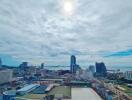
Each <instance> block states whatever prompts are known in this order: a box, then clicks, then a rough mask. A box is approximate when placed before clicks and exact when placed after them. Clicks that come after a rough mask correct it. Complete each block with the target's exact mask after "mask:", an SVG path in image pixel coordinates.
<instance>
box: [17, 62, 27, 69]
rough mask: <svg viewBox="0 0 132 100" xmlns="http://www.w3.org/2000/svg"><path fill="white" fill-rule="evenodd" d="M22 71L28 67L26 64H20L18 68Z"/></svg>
mask: <svg viewBox="0 0 132 100" xmlns="http://www.w3.org/2000/svg"><path fill="white" fill-rule="evenodd" d="M19 67H20V68H21V69H22V70H25V69H26V68H27V67H28V62H22V64H20V66H19Z"/></svg>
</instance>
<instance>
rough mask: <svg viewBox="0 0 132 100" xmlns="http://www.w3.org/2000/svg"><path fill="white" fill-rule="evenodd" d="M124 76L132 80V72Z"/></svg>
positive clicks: (127, 72)
mask: <svg viewBox="0 0 132 100" xmlns="http://www.w3.org/2000/svg"><path fill="white" fill-rule="evenodd" d="M124 76H125V79H127V80H132V71H126V72H125V75H124Z"/></svg>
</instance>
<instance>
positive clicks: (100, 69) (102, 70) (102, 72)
mask: <svg viewBox="0 0 132 100" xmlns="http://www.w3.org/2000/svg"><path fill="white" fill-rule="evenodd" d="M95 66H96V74H97V75H99V76H106V74H107V69H106V66H105V64H104V63H103V62H101V63H97V62H96V64H95Z"/></svg>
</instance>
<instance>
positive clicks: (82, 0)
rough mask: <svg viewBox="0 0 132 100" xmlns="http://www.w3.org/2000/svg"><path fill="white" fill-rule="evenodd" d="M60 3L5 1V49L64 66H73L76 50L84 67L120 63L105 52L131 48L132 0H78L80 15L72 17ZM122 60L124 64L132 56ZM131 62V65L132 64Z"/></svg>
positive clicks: (0, 47)
mask: <svg viewBox="0 0 132 100" xmlns="http://www.w3.org/2000/svg"><path fill="white" fill-rule="evenodd" d="M59 2H61V0H56V1H55V0H48V1H45V0H39V1H36V0H28V1H27V0H22V1H20V0H13V1H10V0H1V3H0V52H1V53H7V54H9V55H11V56H12V57H14V58H16V59H19V60H21V61H22V60H28V61H31V62H34V63H40V62H42V61H45V62H46V63H48V64H57V65H58V64H68V62H69V56H70V54H72V53H73V54H74V51H78V53H79V56H78V61H79V63H81V64H82V65H83V63H84V62H85V64H89V62H95V61H105V62H106V63H108V64H111V65H112V64H113V65H114V64H115V63H117V62H115V60H114V58H112V59H111V58H106V57H103V56H104V54H106V53H111V52H115V51H122V50H128V49H131V47H132V44H131V43H132V39H131V37H132V34H131V32H132V28H131V27H132V20H131V18H132V13H131V10H132V3H131V1H130V0H125V1H121V0H116V1H115V0H106V1H104V0H76V3H77V4H76V13H75V14H74V15H73V16H72V17H70V18H69V17H68V18H67V17H66V16H65V15H63V14H62V13H61V12H60V11H61V9H62V7H61V6H60V3H59ZM115 59H116V58H115ZM118 59H119V61H118V64H120V63H121V62H125V61H124V59H127V60H128V59H129V61H130V60H132V58H131V57H128V58H124V59H121V58H118ZM127 60H126V63H125V64H129V65H130V64H132V63H127ZM116 65H117V64H116Z"/></svg>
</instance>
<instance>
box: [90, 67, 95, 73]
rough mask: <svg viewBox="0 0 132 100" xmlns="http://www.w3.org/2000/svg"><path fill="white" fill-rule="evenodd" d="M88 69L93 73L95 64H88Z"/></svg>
mask: <svg viewBox="0 0 132 100" xmlns="http://www.w3.org/2000/svg"><path fill="white" fill-rule="evenodd" d="M89 71H90V72H92V73H93V74H94V73H95V66H93V65H90V66H89Z"/></svg>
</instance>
